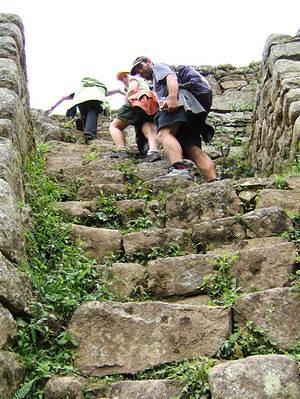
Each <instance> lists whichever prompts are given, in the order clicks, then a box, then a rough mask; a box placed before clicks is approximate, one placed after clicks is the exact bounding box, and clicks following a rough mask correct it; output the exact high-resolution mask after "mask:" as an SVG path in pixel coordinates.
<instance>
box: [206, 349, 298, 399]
mask: <svg viewBox="0 0 300 399" xmlns="http://www.w3.org/2000/svg"><path fill="white" fill-rule="evenodd" d="M209 386H210V390H211V394H212V399H225V398H228V399H229V398H230V399H241V398H243V399H254V398H255V399H296V398H298V397H299V395H300V377H299V372H298V370H297V364H296V362H295V361H294V360H293V359H292V358H291V357H289V356H284V355H265V356H263V355H260V356H250V357H247V358H245V359H241V360H235V361H231V362H225V363H222V364H218V365H217V366H214V367H213V368H212V369H211V370H210V371H209Z"/></svg>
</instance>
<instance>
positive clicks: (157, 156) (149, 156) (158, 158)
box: [144, 151, 161, 162]
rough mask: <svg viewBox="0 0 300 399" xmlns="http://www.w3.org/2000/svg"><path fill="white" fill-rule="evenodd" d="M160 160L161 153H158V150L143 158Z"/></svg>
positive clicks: (148, 160) (145, 159)
mask: <svg viewBox="0 0 300 399" xmlns="http://www.w3.org/2000/svg"><path fill="white" fill-rule="evenodd" d="M160 160H161V155H160V152H158V151H155V152H152V153H151V154H149V155H147V156H146V157H145V158H144V161H145V162H155V161H160Z"/></svg>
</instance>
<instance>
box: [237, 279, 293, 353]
mask: <svg viewBox="0 0 300 399" xmlns="http://www.w3.org/2000/svg"><path fill="white" fill-rule="evenodd" d="M233 310H234V322H235V324H236V326H237V327H243V326H245V325H246V323H247V322H252V323H253V325H254V327H259V328H262V329H263V330H264V333H265V336H266V337H267V338H268V339H269V340H270V342H271V343H273V345H275V346H276V347H278V348H282V349H289V348H292V347H293V346H295V345H296V344H297V343H299V331H300V300H299V293H297V292H296V291H294V290H293V289H292V288H288V287H285V288H273V289H270V290H265V291H258V292H254V293H250V294H245V295H243V296H242V297H240V298H239V299H238V300H237V302H236V303H235V306H234V309H233Z"/></svg>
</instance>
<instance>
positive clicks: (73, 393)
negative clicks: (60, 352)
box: [44, 375, 86, 399]
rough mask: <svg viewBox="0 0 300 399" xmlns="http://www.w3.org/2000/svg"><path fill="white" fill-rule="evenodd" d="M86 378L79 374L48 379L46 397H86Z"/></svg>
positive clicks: (53, 398)
mask: <svg viewBox="0 0 300 399" xmlns="http://www.w3.org/2000/svg"><path fill="white" fill-rule="evenodd" d="M85 384H86V380H85V379H84V378H83V377H78V376H72V375H71V376H63V377H61V376H54V377H52V378H50V380H48V381H47V383H46V385H45V388H44V394H45V399H66V398H68V399H84V395H83V388H84V386H85Z"/></svg>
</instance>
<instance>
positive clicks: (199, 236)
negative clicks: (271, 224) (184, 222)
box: [192, 217, 246, 250]
mask: <svg viewBox="0 0 300 399" xmlns="http://www.w3.org/2000/svg"><path fill="white" fill-rule="evenodd" d="M245 237H246V230H245V228H244V227H243V226H242V225H241V223H240V221H239V219H238V218H236V217H228V218H223V219H215V220H211V221H209V222H202V223H198V224H194V225H193V233H192V240H193V242H194V243H195V244H196V245H197V248H198V249H200V250H204V249H206V248H207V247H208V246H209V245H210V246H211V245H223V244H228V243H230V242H232V241H233V240H242V239H243V238H245Z"/></svg>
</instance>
